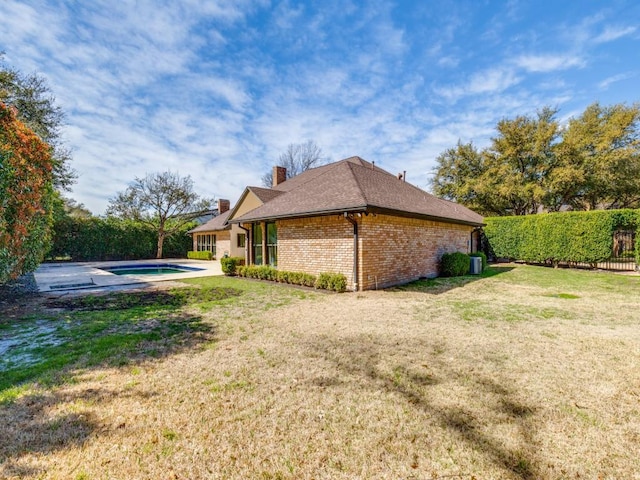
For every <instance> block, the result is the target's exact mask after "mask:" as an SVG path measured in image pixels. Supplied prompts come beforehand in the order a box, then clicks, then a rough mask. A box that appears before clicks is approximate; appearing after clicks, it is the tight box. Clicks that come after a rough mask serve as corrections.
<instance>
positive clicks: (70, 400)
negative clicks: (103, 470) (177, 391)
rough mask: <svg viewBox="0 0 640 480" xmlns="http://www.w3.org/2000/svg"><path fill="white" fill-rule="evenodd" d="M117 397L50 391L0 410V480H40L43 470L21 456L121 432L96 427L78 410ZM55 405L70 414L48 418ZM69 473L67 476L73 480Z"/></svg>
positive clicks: (92, 392)
mask: <svg viewBox="0 0 640 480" xmlns="http://www.w3.org/2000/svg"><path fill="white" fill-rule="evenodd" d="M127 393H129V394H130V395H132V394H134V393H132V392H127ZM136 395H138V396H148V395H145V394H142V393H136ZM120 396H122V392H120V391H111V390H108V389H85V390H83V391H82V392H75V393H72V394H69V393H61V392H60V391H50V392H47V393H46V394H31V395H25V396H22V397H20V398H19V399H18V400H16V401H15V402H11V403H10V404H8V405H4V406H3V407H0V437H1V438H2V442H0V477H1V478H23V477H27V476H38V478H42V477H43V476H44V475H46V469H45V467H44V466H42V464H41V463H40V462H37V461H35V462H34V461H27V460H26V459H25V458H24V456H25V455H36V456H40V455H46V454H48V453H51V452H54V451H56V450H60V449H65V448H69V447H72V446H80V445H82V444H83V443H84V442H85V441H86V440H87V439H88V438H89V437H91V436H92V435H95V432H100V433H105V432H106V431H107V430H110V429H119V428H124V427H125V426H124V425H104V424H100V423H99V422H98V420H97V419H96V418H95V415H92V414H91V413H90V412H89V411H85V410H83V409H82V407H81V405H83V404H95V403H100V404H101V405H104V406H105V407H106V406H107V405H108V403H109V401H110V400H112V399H115V398H118V397H120ZM59 405H70V406H72V407H71V408H72V409H73V410H74V411H66V412H62V413H58V414H55V413H54V414H52V412H55V410H56V409H57V408H59V407H58V406H59ZM72 473H73V472H67V475H69V477H70V478H73V477H72V476H71V475H72Z"/></svg>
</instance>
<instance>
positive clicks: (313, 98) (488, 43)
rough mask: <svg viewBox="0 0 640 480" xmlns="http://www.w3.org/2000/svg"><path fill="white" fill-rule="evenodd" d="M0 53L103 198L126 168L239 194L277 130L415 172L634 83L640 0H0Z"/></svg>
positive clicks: (264, 166)
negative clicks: (463, 145) (47, 109)
mask: <svg viewBox="0 0 640 480" xmlns="http://www.w3.org/2000/svg"><path fill="white" fill-rule="evenodd" d="M0 18H2V19H3V20H2V22H0V50H4V52H5V62H6V63H7V64H8V65H10V66H12V67H15V68H18V69H19V70H21V71H23V72H25V73H30V72H38V73H39V74H41V75H43V76H44V77H46V78H47V80H48V83H49V86H50V87H51V89H52V90H53V92H54V94H55V96H56V98H57V101H58V103H59V104H60V105H61V106H62V108H63V109H64V111H65V112H66V126H65V128H64V132H63V133H64V138H65V140H66V143H67V144H68V146H69V147H71V149H72V151H73V164H72V167H73V168H74V169H75V170H76V171H77V172H78V174H79V178H78V181H77V183H76V185H74V187H73V191H72V192H71V194H70V196H72V197H73V198H75V199H76V200H77V201H79V202H81V203H84V204H85V205H86V206H87V207H88V208H89V209H90V210H92V211H93V212H94V213H96V214H102V213H103V212H104V210H105V208H106V205H107V203H108V199H109V198H110V197H112V196H114V194H115V193H116V192H118V191H120V190H123V189H125V188H126V186H127V184H128V183H129V182H130V181H131V180H133V178H134V177H136V176H143V175H145V173H151V172H160V171H165V170H172V171H177V172H179V173H180V174H181V175H187V174H190V175H191V176H192V178H193V179H194V181H195V185H196V190H197V191H198V193H199V194H201V195H204V196H208V197H216V198H229V199H230V200H231V201H232V203H233V202H235V201H236V199H237V198H238V196H239V195H240V193H241V192H242V189H243V188H244V187H245V186H246V185H260V177H261V176H262V174H263V173H265V172H266V171H268V170H269V169H270V168H271V167H272V166H273V165H274V164H275V163H276V161H277V158H278V156H279V154H280V153H281V152H282V151H284V150H285V149H286V147H287V145H288V144H290V143H301V142H305V141H307V140H309V139H311V140H314V141H315V142H316V143H317V144H318V145H319V146H320V147H321V148H322V150H323V153H324V154H325V155H326V156H327V157H328V158H330V159H331V160H334V161H335V160H340V159H342V158H345V157H348V156H351V155H359V156H361V157H363V158H365V159H367V160H370V161H371V160H373V161H375V162H376V165H379V166H381V167H382V168H385V169H386V170H388V171H390V172H392V173H397V172H399V171H403V170H406V171H407V180H408V181H410V182H412V183H414V184H416V185H418V186H420V187H422V188H425V189H428V187H429V180H430V178H431V176H432V171H433V168H434V165H435V158H436V157H437V156H438V154H439V153H441V152H442V151H443V150H445V149H446V148H448V147H451V146H453V145H455V143H456V142H457V140H458V139H459V138H460V139H462V140H463V141H465V142H466V141H470V140H471V141H473V142H474V143H476V144H477V145H478V146H480V147H482V146H485V145H487V143H488V142H489V141H490V138H491V136H492V135H493V134H494V127H495V124H496V122H497V121H498V120H500V119H501V118H505V117H513V116H515V115H518V114H532V113H534V112H535V111H536V110H537V109H539V108H541V107H543V106H545V105H550V106H555V107H558V108H559V109H560V112H559V118H560V119H562V120H563V121H566V119H568V118H570V117H571V116H574V115H577V114H579V113H581V112H582V111H583V110H584V108H585V107H586V106H587V105H589V104H591V103H593V102H594V101H599V102H601V103H602V104H605V105H609V104H613V103H619V102H626V103H633V102H637V101H639V100H640V94H639V91H640V89H639V88H638V86H640V53H639V52H640V3H638V2H637V1H635V0H634V1H618V0H609V1H588V0H581V1H575V2H574V1H557V0H556V1H546V0H538V1H506V2H498V1H481V0H470V1H447V0H442V1H428V0H425V1H395V2H392V1H383V0H381V1H368V2H364V1H363V2H358V1H352V2H349V1H334V0H324V1H317V2H293V1H268V0H257V1H249V0H233V1H227V0H220V1H218V0H181V1H168V0H167V1H163V0H155V1H151V0H137V1H127V0H123V1H113V0H92V1H86V2H79V1H71V0H68V1H62V0H39V1H38V0H26V1H14V0H2V1H0Z"/></svg>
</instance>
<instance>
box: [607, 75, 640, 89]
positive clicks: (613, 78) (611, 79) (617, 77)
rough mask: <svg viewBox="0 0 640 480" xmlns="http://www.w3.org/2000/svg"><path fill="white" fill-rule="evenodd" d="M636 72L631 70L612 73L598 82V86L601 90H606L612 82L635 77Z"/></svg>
mask: <svg viewBox="0 0 640 480" xmlns="http://www.w3.org/2000/svg"><path fill="white" fill-rule="evenodd" d="M635 76H636V74H635V73H632V72H627V73H619V74H617V75H612V76H610V77H607V78H605V79H604V80H602V81H601V82H600V83H598V88H600V89H601V90H607V89H608V88H609V87H610V86H611V85H612V84H614V83H616V82H621V81H622V80H626V79H628V78H632V77H635Z"/></svg>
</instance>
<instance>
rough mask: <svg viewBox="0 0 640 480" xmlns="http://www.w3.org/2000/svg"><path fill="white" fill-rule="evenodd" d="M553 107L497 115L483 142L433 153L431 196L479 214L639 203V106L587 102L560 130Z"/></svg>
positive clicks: (624, 205)
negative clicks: (502, 116)
mask: <svg viewBox="0 0 640 480" xmlns="http://www.w3.org/2000/svg"><path fill="white" fill-rule="evenodd" d="M556 113H557V110H555V109H552V108H550V107H545V108H543V109H542V110H540V111H539V112H537V114H536V115H535V116H526V115H520V116H517V117H515V118H514V119H503V120H501V121H500V122H498V124H497V126H496V130H497V135H496V136H495V137H494V138H493V139H492V141H491V145H490V146H489V147H487V148H485V149H483V150H482V151H478V150H477V149H475V147H473V145H472V144H471V143H469V144H463V143H462V142H460V141H459V142H458V145H457V147H455V148H452V149H448V150H446V151H445V152H443V153H442V154H441V155H439V156H438V158H437V159H436V160H437V167H436V169H435V176H434V180H433V190H434V193H436V195H440V196H442V197H444V198H447V199H450V200H454V201H457V202H459V203H462V204H464V205H466V206H468V207H470V208H473V209H474V210H476V211H478V212H480V213H482V214H485V215H526V214H531V213H536V212H538V211H539V210H540V209H541V208H542V209H546V210H550V211H557V210H559V209H560V208H562V207H569V208H572V209H575V210H590V209H595V208H601V209H612V208H634V207H636V208H637V207H639V206H640V143H639V126H640V106H638V105H632V106H626V105H623V104H618V105H613V106H611V107H602V106H600V105H599V104H598V103H594V104H592V105H590V106H589V107H588V108H587V109H586V110H585V112H584V113H583V114H582V115H580V116H579V117H577V118H574V119H571V120H570V121H569V122H568V124H567V125H566V126H565V127H564V128H561V127H560V125H559V123H558V121H557V120H556Z"/></svg>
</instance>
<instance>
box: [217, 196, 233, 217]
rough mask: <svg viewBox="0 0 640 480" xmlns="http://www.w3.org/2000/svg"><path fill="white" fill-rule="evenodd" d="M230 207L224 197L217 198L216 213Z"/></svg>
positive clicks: (220, 212)
mask: <svg viewBox="0 0 640 480" xmlns="http://www.w3.org/2000/svg"><path fill="white" fill-rule="evenodd" d="M230 208H231V202H230V201H229V200H225V199H224V198H219V199H218V215H220V214H223V213H224V212H226V211H228V210H229V209H230Z"/></svg>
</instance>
